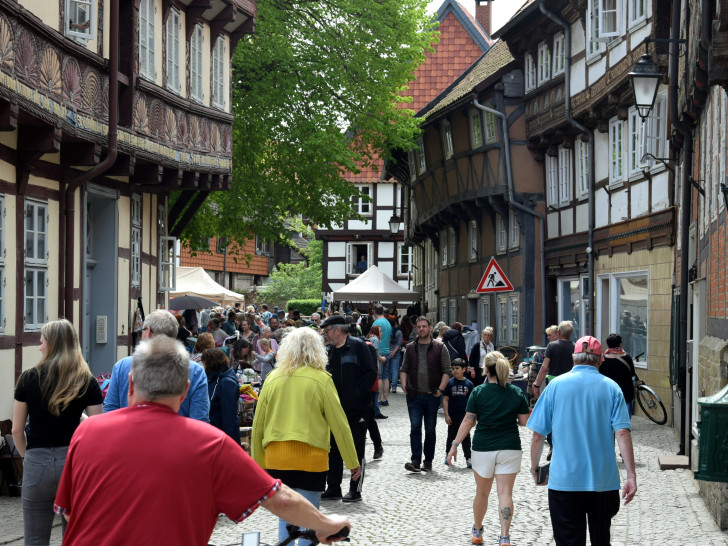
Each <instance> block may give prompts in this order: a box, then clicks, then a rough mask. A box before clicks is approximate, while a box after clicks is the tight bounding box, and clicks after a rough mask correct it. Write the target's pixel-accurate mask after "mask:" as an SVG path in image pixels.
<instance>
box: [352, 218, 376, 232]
mask: <svg viewBox="0 0 728 546" xmlns="http://www.w3.org/2000/svg"><path fill="white" fill-rule="evenodd" d="M369 226H370V223H369V221H366V220H364V221H362V220H349V229H350V230H361V229H371V228H370V227H369Z"/></svg>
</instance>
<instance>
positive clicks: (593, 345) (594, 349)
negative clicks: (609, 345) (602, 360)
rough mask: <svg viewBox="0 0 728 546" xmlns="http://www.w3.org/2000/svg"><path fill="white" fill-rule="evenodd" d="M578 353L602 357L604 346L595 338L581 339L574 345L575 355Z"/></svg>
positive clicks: (585, 337) (586, 337)
mask: <svg viewBox="0 0 728 546" xmlns="http://www.w3.org/2000/svg"><path fill="white" fill-rule="evenodd" d="M577 353H589V354H593V355H599V356H602V344H601V343H599V340H598V339H597V338H595V337H592V336H584V337H581V338H579V339H578V340H577V341H576V343H574V354H577Z"/></svg>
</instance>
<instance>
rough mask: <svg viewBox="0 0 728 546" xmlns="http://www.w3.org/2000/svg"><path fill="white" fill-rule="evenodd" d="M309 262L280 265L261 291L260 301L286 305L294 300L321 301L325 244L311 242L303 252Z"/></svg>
mask: <svg viewBox="0 0 728 546" xmlns="http://www.w3.org/2000/svg"><path fill="white" fill-rule="evenodd" d="M303 252H304V254H305V256H306V258H307V262H308V263H306V262H300V263H297V264H278V265H277V266H276V267H275V268H274V269H273V271H272V272H271V274H270V277H268V283H267V284H266V285H265V286H264V287H263V288H262V289H261V290H260V292H259V294H260V296H259V298H258V299H259V300H260V301H267V302H274V303H279V304H281V303H285V302H286V301H288V300H292V299H320V298H321V271H322V261H323V242H322V241H316V240H314V241H311V242H310V243H309V244H308V247H307V248H306V250H305V251H303Z"/></svg>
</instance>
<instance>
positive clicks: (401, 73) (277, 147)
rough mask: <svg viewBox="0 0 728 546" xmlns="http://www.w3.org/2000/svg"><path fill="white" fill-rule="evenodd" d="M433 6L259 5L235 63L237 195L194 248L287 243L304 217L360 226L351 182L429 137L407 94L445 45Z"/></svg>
mask: <svg viewBox="0 0 728 546" xmlns="http://www.w3.org/2000/svg"><path fill="white" fill-rule="evenodd" d="M427 4H428V0H258V2H257V6H258V20H257V26H256V30H255V33H254V34H252V35H248V36H245V37H244V38H243V39H242V40H241V41H240V42H239V44H238V46H237V48H236V50H235V53H234V58H233V108H232V111H233V112H234V114H235V121H234V127H233V140H234V157H233V183H232V190H230V191H226V192H215V193H213V194H212V195H211V196H210V197H209V198H208V199H207V201H206V203H205V204H204V205H203V207H202V210H200V211H199V213H198V214H196V215H195V216H194V219H193V220H192V222H191V223H190V224H189V226H188V227H187V229H186V230H185V233H184V234H183V239H186V240H191V241H193V243H194V242H195V241H200V240H203V239H204V238H205V237H208V236H209V235H210V234H217V235H221V236H228V237H230V238H231V240H232V241H233V242H236V243H241V242H242V240H243V239H244V238H245V237H246V236H247V237H250V236H251V234H253V233H254V234H257V235H258V236H261V237H264V238H267V239H269V240H281V239H285V238H286V235H285V233H286V229H285V226H284V222H285V221H286V219H287V218H290V217H291V216H293V215H302V216H303V217H305V218H307V219H308V220H309V221H310V222H311V223H312V224H314V225H320V226H331V225H332V224H335V223H340V222H342V221H343V220H345V219H348V218H351V217H356V214H355V213H354V212H353V210H352V207H351V198H352V196H353V195H354V194H356V193H357V190H356V188H355V187H354V186H353V185H352V184H351V183H349V182H347V180H346V179H345V177H344V175H345V174H346V173H347V172H357V170H358V168H360V167H362V166H366V165H371V164H373V162H374V161H375V160H376V158H377V157H386V156H387V155H388V152H387V150H388V149H390V148H405V149H407V148H410V147H412V145H413V142H414V139H415V138H416V136H417V135H418V134H419V129H418V127H417V121H416V120H415V119H414V118H413V112H412V110H410V109H407V108H405V107H403V103H407V102H409V100H410V99H409V98H407V97H405V96H404V95H403V92H404V91H406V89H407V84H408V82H409V81H410V80H411V79H412V78H413V77H414V76H413V73H414V70H415V69H416V68H417V67H418V66H419V65H420V64H421V63H422V62H423V61H424V58H425V53H426V51H428V50H431V47H432V46H431V44H432V43H434V42H435V41H436V40H437V32H436V30H435V25H436V21H434V20H433V19H432V18H431V16H429V15H428V14H427V13H426V7H427ZM212 211H214V213H213V212H212Z"/></svg>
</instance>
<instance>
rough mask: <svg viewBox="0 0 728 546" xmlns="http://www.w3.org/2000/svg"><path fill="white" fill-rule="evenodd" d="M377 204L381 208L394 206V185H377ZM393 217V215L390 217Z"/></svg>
mask: <svg viewBox="0 0 728 546" xmlns="http://www.w3.org/2000/svg"><path fill="white" fill-rule="evenodd" d="M375 191H376V195H377V199H376V203H377V206H379V207H393V206H394V184H377V185H376V189H375ZM390 216H391V215H390Z"/></svg>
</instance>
